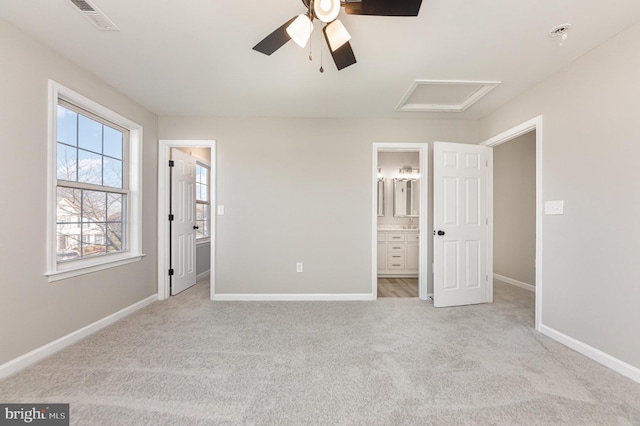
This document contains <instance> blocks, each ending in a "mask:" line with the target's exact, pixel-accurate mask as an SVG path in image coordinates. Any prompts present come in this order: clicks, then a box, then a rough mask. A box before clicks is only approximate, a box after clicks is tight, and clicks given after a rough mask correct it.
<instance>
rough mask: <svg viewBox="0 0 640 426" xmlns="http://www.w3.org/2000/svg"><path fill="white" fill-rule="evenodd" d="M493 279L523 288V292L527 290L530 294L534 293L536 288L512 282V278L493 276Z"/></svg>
mask: <svg viewBox="0 0 640 426" xmlns="http://www.w3.org/2000/svg"><path fill="white" fill-rule="evenodd" d="M493 278H494V279H496V280H498V281H502V282H503V283H507V284H511V285H515V286H516V287H520V288H524V289H525V290H529V291H532V292H534V293H535V292H536V286H534V285H531V284H527V283H525V282H522V281H518V280H514V279H513V278H509V277H505V276H504V275H498V274H493Z"/></svg>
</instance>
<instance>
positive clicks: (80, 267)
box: [44, 253, 145, 282]
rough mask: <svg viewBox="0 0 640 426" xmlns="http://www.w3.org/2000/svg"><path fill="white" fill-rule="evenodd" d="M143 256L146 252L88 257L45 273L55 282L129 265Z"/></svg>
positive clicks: (50, 280)
mask: <svg viewBox="0 0 640 426" xmlns="http://www.w3.org/2000/svg"><path fill="white" fill-rule="evenodd" d="M143 257H145V255H144V254H130V253H128V254H122V255H114V256H105V257H102V258H97V259H86V260H81V261H78V262H72V263H67V264H64V265H62V266H58V269H57V270H55V271H49V272H46V273H45V274H44V275H45V276H46V277H47V278H48V279H49V282H55V281H60V280H66V279H67V278H72V277H77V276H79V275H85V274H90V273H92V272H97V271H102V270H105V269H110V268H115V267H118V266H122V265H127V264H129V263H134V262H139V261H140V260H142V258H143Z"/></svg>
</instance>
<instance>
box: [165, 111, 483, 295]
mask: <svg viewBox="0 0 640 426" xmlns="http://www.w3.org/2000/svg"><path fill="white" fill-rule="evenodd" d="M159 136H160V138H161V139H215V140H216V141H217V142H216V151H217V165H216V167H217V197H218V204H222V205H224V206H225V215H224V216H217V224H216V227H217V229H216V231H217V236H216V238H217V239H216V251H217V253H216V292H218V293H227V294H229V293H231V294H237V293H243V294H261V293H285V294H308V293H324V294H353V293H367V294H370V293H371V283H372V279H373V277H372V261H371V254H372V247H373V244H374V243H375V242H374V241H372V240H371V231H372V226H373V224H372V223H371V219H372V209H373V206H372V200H373V194H372V182H371V178H372V173H373V171H372V161H373V143H374V142H394V141H402V142H433V141H435V140H448V141H454V142H466V143H472V142H477V141H478V128H477V123H476V122H464V121H457V120H409V119H407V120H366V119H360V120H348V119H266V118H264V119H260V118H255V119H250V118H247V119H241V118H235V119H233V118H186V117H161V118H160V119H159ZM296 262H303V263H304V272H303V273H296V272H295V270H296V268H295V266H296Z"/></svg>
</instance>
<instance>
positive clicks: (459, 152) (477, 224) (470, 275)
mask: <svg viewBox="0 0 640 426" xmlns="http://www.w3.org/2000/svg"><path fill="white" fill-rule="evenodd" d="M489 150H490V148H487V147H486V146H480V145H467V144H457V143H445V142H435V143H434V145H433V229H434V231H433V233H434V236H433V263H434V265H433V268H434V269H433V305H434V306H435V307H445V306H457V305H471V304H475V303H486V302H488V301H490V298H489V295H488V292H487V285H488V280H489V277H488V276H487V262H489V261H490V260H491V257H492V254H491V253H490V252H489V223H488V222H489V221H488V210H487V209H488V203H487V182H488V164H489V162H488V159H489Z"/></svg>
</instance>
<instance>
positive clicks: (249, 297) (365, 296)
mask: <svg viewBox="0 0 640 426" xmlns="http://www.w3.org/2000/svg"><path fill="white" fill-rule="evenodd" d="M213 300H216V301H243V302H264V301H269V302H280V301H294V302H306V301H362V300H376V296H375V295H373V294H370V293H357V294H214V295H213Z"/></svg>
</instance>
